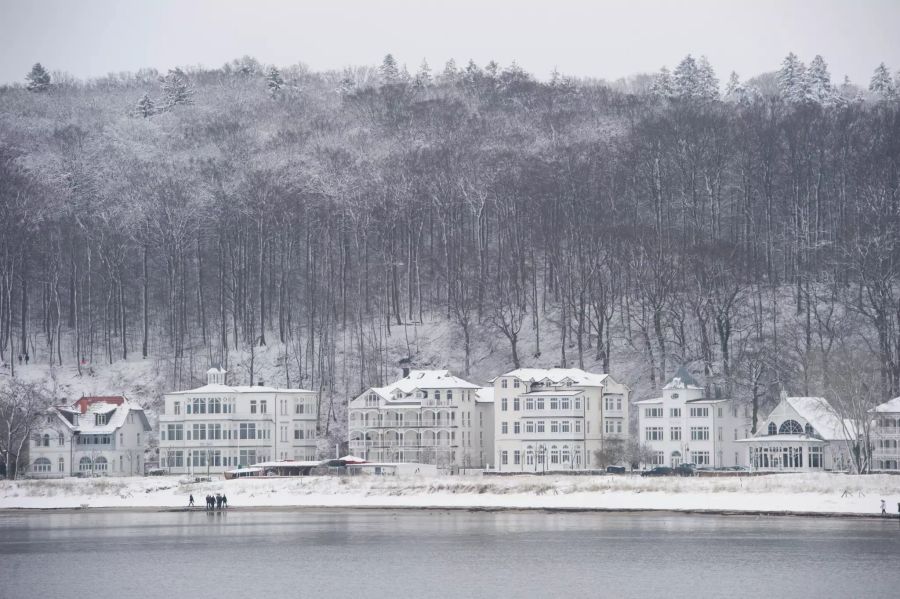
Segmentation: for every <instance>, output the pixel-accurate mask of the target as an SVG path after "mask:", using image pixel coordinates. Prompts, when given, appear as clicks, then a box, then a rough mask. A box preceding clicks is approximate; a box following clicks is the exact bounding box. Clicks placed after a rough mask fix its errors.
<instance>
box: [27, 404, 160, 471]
mask: <svg viewBox="0 0 900 599" xmlns="http://www.w3.org/2000/svg"><path fill="white" fill-rule="evenodd" d="M150 430H151V429H150V423H149V421H148V420H147V415H146V414H144V410H143V408H141V407H140V406H139V405H137V404H136V403H134V402H131V401H128V400H127V399H126V398H124V397H122V396H104V397H82V398H81V399H79V400H78V401H76V402H75V403H74V404H72V405H71V406H54V407H52V408H50V409H48V410H47V412H46V413H45V415H44V417H43V419H42V421H41V423H40V425H39V426H38V427H37V428H36V429H35V432H34V435H33V437H32V440H31V444H30V447H29V452H30V453H29V460H30V463H29V469H28V470H29V475H30V476H32V477H42V478H54V477H63V476H135V475H142V474H143V473H144V449H145V447H146V444H147V435H148V433H149V432H150Z"/></svg>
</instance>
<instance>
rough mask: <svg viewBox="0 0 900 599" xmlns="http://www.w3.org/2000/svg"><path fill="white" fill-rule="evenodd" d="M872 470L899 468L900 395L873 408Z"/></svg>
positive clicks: (894, 469) (881, 470)
mask: <svg viewBox="0 0 900 599" xmlns="http://www.w3.org/2000/svg"><path fill="white" fill-rule="evenodd" d="M872 412H873V417H874V420H873V424H874V426H873V428H872V433H871V436H872V443H873V444H874V447H873V449H872V470H877V471H880V472H884V471H893V472H897V471H898V470H900V397H895V398H894V399H892V400H890V401H886V402H884V403H883V404H881V405H879V406H876V407H875V408H874V409H873V410H872Z"/></svg>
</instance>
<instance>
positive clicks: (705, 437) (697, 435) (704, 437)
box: [691, 426, 709, 441]
mask: <svg viewBox="0 0 900 599" xmlns="http://www.w3.org/2000/svg"><path fill="white" fill-rule="evenodd" d="M691 441H709V427H708V426H692V427H691Z"/></svg>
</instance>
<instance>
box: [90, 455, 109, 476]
mask: <svg viewBox="0 0 900 599" xmlns="http://www.w3.org/2000/svg"><path fill="white" fill-rule="evenodd" d="M108 468H109V462H107V461H106V458H105V457H103V456H100V457H98V458H97V459H96V460H94V470H97V471H98V472H105V471H106V470H107V469H108Z"/></svg>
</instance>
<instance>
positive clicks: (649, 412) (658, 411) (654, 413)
mask: <svg viewBox="0 0 900 599" xmlns="http://www.w3.org/2000/svg"><path fill="white" fill-rule="evenodd" d="M644 416H645V417H647V418H662V417H663V409H662V408H644Z"/></svg>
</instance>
